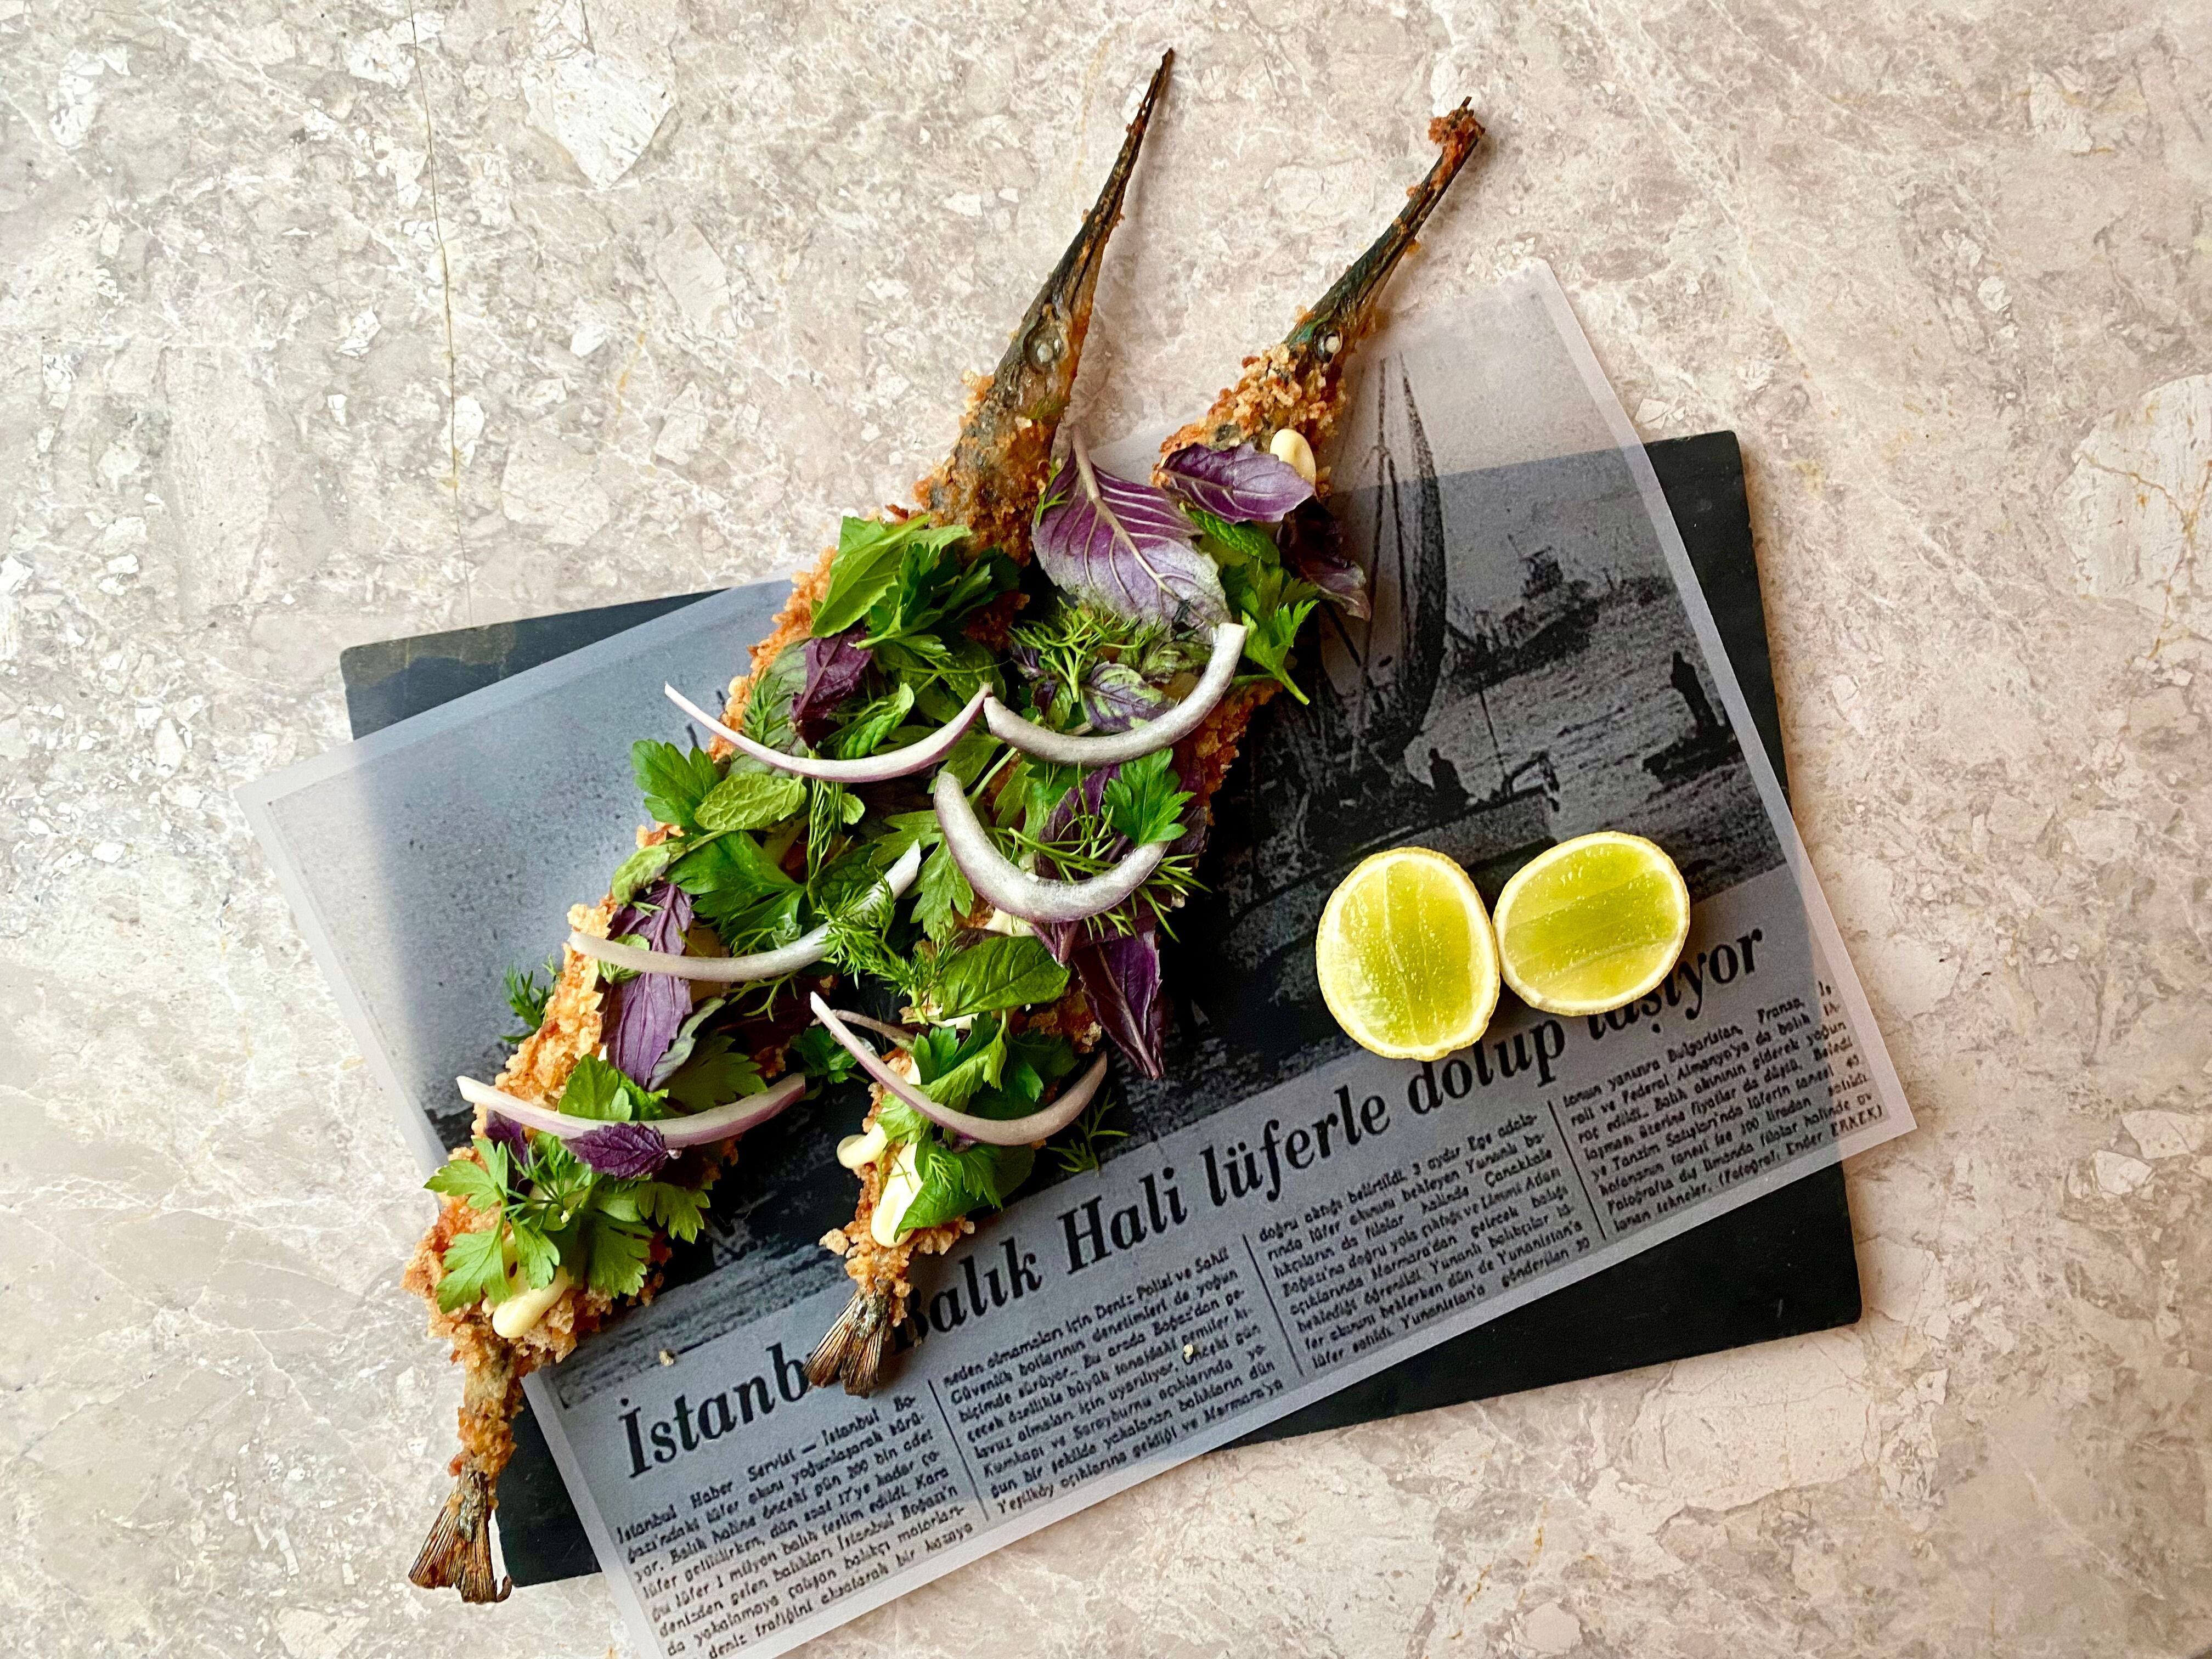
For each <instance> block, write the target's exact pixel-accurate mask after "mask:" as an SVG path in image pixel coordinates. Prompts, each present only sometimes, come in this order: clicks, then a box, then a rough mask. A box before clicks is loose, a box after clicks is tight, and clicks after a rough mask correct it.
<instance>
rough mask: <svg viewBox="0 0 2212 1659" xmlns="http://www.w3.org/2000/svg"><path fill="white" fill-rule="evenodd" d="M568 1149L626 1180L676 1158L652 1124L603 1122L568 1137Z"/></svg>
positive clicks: (601, 1170)
mask: <svg viewBox="0 0 2212 1659" xmlns="http://www.w3.org/2000/svg"><path fill="white" fill-rule="evenodd" d="M632 983H635V981H632ZM568 1150H569V1151H570V1152H574V1153H575V1155H576V1156H577V1157H578V1158H582V1159H583V1160H584V1162H585V1163H586V1164H590V1165H591V1166H592V1168H593V1169H594V1170H598V1171H599V1173H600V1174H601V1175H608V1176H617V1178H619V1179H621V1180H623V1181H629V1180H632V1179H634V1178H635V1177H636V1176H649V1175H658V1174H659V1172H660V1168H661V1166H662V1165H663V1164H666V1163H667V1162H668V1160H669V1159H670V1158H673V1157H675V1156H676V1154H675V1153H673V1152H670V1151H669V1150H668V1142H667V1141H666V1140H665V1139H662V1137H661V1133H660V1131H659V1130H658V1129H656V1128H654V1127H653V1125H651V1124H650V1123H602V1124H601V1125H599V1127H598V1128H596V1129H586V1130H585V1131H584V1133H581V1134H580V1135H571V1136H569V1137H568Z"/></svg>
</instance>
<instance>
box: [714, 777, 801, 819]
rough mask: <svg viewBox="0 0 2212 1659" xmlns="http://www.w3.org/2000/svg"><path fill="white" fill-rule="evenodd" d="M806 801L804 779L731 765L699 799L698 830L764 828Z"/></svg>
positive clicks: (791, 812) (789, 813) (784, 816)
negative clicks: (737, 767) (719, 779)
mask: <svg viewBox="0 0 2212 1659" xmlns="http://www.w3.org/2000/svg"><path fill="white" fill-rule="evenodd" d="M805 804H806V781H805V779H804V778H797V777H793V775H791V774H790V773H788V772H771V771H769V770H767V769H764V768H763V769H759V770H748V771H743V772H740V771H737V770H734V769H732V772H731V773H730V775H729V776H727V777H726V778H724V779H723V780H722V781H720V783H718V784H716V785H715V786H714V788H713V789H712V790H711V791H710V792H709V793H708V795H707V797H706V799H703V800H702V801H701V802H700V803H699V809H698V812H697V819H698V823H699V827H700V828H701V829H767V828H769V826H770V825H771V824H777V823H782V822H783V821H784V820H785V819H786V818H787V817H790V816H791V815H792V814H793V812H796V811H799V808H800V807H802V806H804V805H805Z"/></svg>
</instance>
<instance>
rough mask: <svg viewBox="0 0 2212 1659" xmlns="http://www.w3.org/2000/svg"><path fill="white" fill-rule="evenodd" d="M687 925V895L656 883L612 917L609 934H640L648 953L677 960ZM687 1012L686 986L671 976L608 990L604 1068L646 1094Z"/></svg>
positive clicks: (688, 996) (648, 978)
mask: <svg viewBox="0 0 2212 1659" xmlns="http://www.w3.org/2000/svg"><path fill="white" fill-rule="evenodd" d="M647 907H651V913H650V914H647ZM690 925H691V896H690V894H689V893H687V892H685V891H684V890H683V889H682V888H680V887H678V886H676V885H674V884H672V883H670V882H666V881H657V882H655V883H653V885H652V886H650V887H648V888H647V889H646V890H645V892H644V893H643V894H642V895H641V896H640V897H639V898H638V899H635V900H633V901H631V902H629V903H628V904H625V905H624V906H623V908H621V909H619V910H617V911H616V912H615V916H614V920H613V921H611V922H609V923H608V924H607V933H608V936H609V937H610V938H613V939H621V938H623V936H624V935H626V934H630V933H637V934H641V935H642V936H643V938H644V939H645V948H646V949H647V950H648V951H666V952H668V953H669V954H670V955H671V956H681V955H682V954H683V951H684V929H685V928H687V927H690ZM690 1012H691V986H690V981H687V980H681V979H678V978H677V977H676V976H675V975H673V974H640V975H638V976H637V977H636V978H635V979H626V980H624V981H622V983H621V984H619V985H613V986H610V987H608V988H607V1006H606V1008H605V1011H604V1014H603V1019H604V1024H605V1031H606V1044H607V1060H608V1062H609V1063H610V1064H611V1065H612V1066H614V1067H615V1068H616V1069H617V1071H619V1072H621V1073H622V1074H623V1076H625V1077H627V1078H629V1080H630V1081H631V1082H633V1083H635V1084H636V1085H638V1086H639V1087H640V1088H641V1089H643V1088H650V1087H651V1086H652V1084H651V1082H650V1079H651V1078H652V1076H653V1066H655V1065H657V1064H658V1063H659V1060H660V1057H661V1055H663V1054H666V1053H667V1052H668V1045H669V1044H670V1043H671V1042H674V1041H675V1039H676V1034H677V1032H678V1031H679V1030H682V1029H683V1026H684V1020H685V1019H686V1018H689V1017H690Z"/></svg>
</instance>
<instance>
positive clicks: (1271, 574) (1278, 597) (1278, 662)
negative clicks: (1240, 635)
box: [1221, 565, 1321, 702]
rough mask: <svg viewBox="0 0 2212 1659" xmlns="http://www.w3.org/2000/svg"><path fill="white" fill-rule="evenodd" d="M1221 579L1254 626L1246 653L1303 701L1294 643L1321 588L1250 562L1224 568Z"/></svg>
mask: <svg viewBox="0 0 2212 1659" xmlns="http://www.w3.org/2000/svg"><path fill="white" fill-rule="evenodd" d="M1221 580H1222V586H1223V588H1224V589H1225V591H1226V592H1227V593H1228V595H1229V602H1230V604H1231V605H1233V606H1234V607H1236V609H1237V611H1241V612H1242V613H1243V617H1244V621H1245V624H1246V626H1247V627H1248V628H1249V629H1250V630H1251V631H1250V632H1249V633H1248V634H1247V635H1245V636H1244V655H1245V657H1246V658H1247V659H1249V661H1251V662H1252V663H1254V664H1255V665H1257V666H1259V667H1260V668H1261V669H1263V670H1265V671H1267V673H1268V674H1269V675H1271V676H1273V678H1275V679H1276V680H1277V681H1279V682H1280V684H1282V686H1283V688H1284V689H1285V690H1287V691H1288V692H1289V693H1290V694H1291V696H1294V697H1296V698H1297V700H1298V701H1299V702H1305V701H1306V694H1305V693H1304V692H1303V691H1301V690H1298V688H1297V684H1295V683H1294V682H1293V681H1292V680H1291V674H1290V659H1291V646H1292V645H1293V644H1295V643H1296V642H1297V635H1298V629H1299V628H1300V627H1301V626H1303V625H1304V622H1305V619H1306V617H1308V616H1309V615H1310V614H1311V613H1312V611H1313V608H1314V604H1315V602H1316V600H1317V599H1319V598H1320V596H1321V594H1320V590H1319V589H1318V588H1316V587H1313V586H1309V585H1308V584H1307V583H1305V582H1302V581H1300V580H1298V579H1297V577H1295V576H1292V575H1291V574H1288V573H1287V572H1285V571H1284V570H1282V569H1281V568H1273V569H1264V568H1260V567H1258V566H1249V565H1248V566H1244V567H1241V568H1231V569H1227V570H1225V571H1223V572H1222V578H1221Z"/></svg>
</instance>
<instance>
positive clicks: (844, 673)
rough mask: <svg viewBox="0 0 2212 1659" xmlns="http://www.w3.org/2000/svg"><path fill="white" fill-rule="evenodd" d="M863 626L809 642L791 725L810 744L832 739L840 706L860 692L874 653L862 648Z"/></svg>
mask: <svg viewBox="0 0 2212 1659" xmlns="http://www.w3.org/2000/svg"><path fill="white" fill-rule="evenodd" d="M805 653H806V684H805V685H803V686H801V687H800V688H799V696H798V698H797V700H796V701H795V702H793V704H792V705H791V723H792V725H793V726H794V727H795V728H796V729H797V730H798V732H799V736H800V737H802V738H805V740H806V741H807V742H808V743H810V744H811V743H816V742H818V741H820V740H821V739H822V738H824V737H826V736H828V735H829V716H830V714H832V713H833V712H834V711H835V710H836V707H837V705H838V704H839V703H841V702H844V701H845V699H846V698H848V697H849V696H852V695H853V693H854V692H855V691H857V690H860V677H861V676H862V675H863V674H865V673H866V672H867V671H868V665H869V663H870V662H872V660H874V655H875V653H873V652H871V651H867V650H864V649H863V648H862V647H861V646H860V624H859V623H854V625H853V626H852V627H850V628H848V629H846V630H845V631H844V632H843V633H842V634H832V635H830V636H829V638H828V639H826V640H809V641H807V642H806V647H805Z"/></svg>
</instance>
